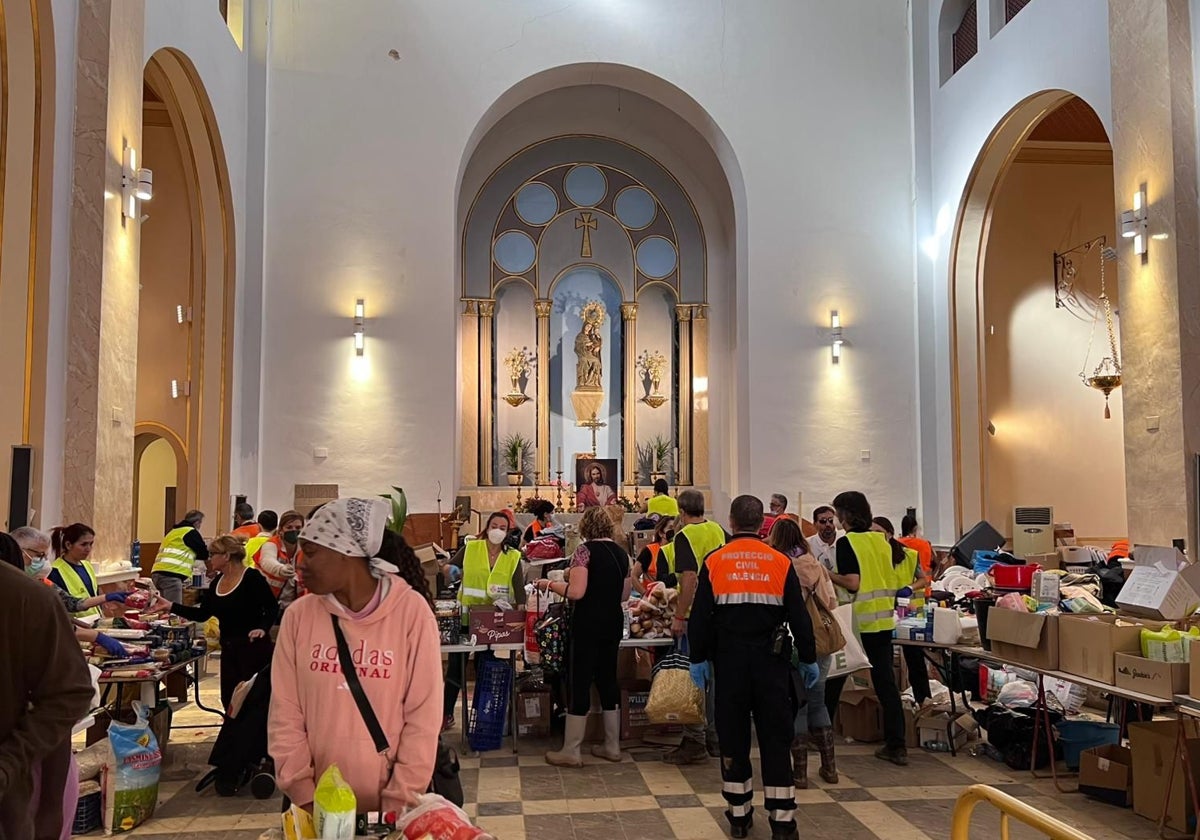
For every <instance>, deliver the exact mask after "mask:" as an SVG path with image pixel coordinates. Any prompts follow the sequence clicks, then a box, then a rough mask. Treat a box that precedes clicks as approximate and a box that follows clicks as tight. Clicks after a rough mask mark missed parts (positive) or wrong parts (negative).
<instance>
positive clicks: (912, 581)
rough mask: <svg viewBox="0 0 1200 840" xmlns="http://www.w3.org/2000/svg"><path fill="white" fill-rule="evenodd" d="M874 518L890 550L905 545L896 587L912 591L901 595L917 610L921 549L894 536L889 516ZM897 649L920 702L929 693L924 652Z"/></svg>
mask: <svg viewBox="0 0 1200 840" xmlns="http://www.w3.org/2000/svg"><path fill="white" fill-rule="evenodd" d="M874 521H875V528H876V530H879V531H882V532H883V534H884V535H885V536H886V537H887V538H888V543H889V544H891V546H892V551H893V553H894V552H895V550H896V546H897V545H899V546H900V547H901V548H903V549H904V561H903V562H902V563H900V564H899V565H898V566H896V587H897V589H898V591H899V593H900V594H901V595H903V594H904V592H905V591H908V592H909V593H911V594H908V595H905V596H904V597H907V598H908V609H909V611H910V612H918V611H920V610H923V609H925V590H926V588H927V585H928V579H927V577H926V575H925V571H924V570H923V569H922V568H921V554H920V552H919V551H917V550H916V549H913V548H909V547H908V546H906V545H904V543H902V542H900V540H898V539H896V528H895V526H894V525H892V520H890V519H888V518H887V517H886V516H876V517H875V520H874ZM900 652H901V654H902V655H903V656H904V662H905V664H906V665H907V666H908V682H909V684H910V685H911V686H912V690H913V699H914V700H916V701H917V705H920V704H922V703H924V702H925V701H926V700H928V699H929V698H930V697H931V696H932V694H931V693H930V691H929V664H928V663H927V662H926V661H925V654H924V652H923V651H922V650H921V649H920V648H915V647H912V646H911V645H901V646H900Z"/></svg>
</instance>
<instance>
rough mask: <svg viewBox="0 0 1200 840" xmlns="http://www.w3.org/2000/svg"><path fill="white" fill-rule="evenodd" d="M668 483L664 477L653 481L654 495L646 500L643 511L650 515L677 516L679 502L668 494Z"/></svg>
mask: <svg viewBox="0 0 1200 840" xmlns="http://www.w3.org/2000/svg"><path fill="white" fill-rule="evenodd" d="M670 491H671V487H670V485H668V484H667V480H666V479H665V478H660V479H658V480H657V481H655V482H654V495H653V496H651V497H650V498H649V499H647V500H646V506H645V510H644V512H645V513H648V514H650V515H651V516H678V515H679V502H677V501H675V500H674V499H672V498H671V496H670V495H669V493H670Z"/></svg>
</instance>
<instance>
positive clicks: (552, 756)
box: [546, 715, 587, 767]
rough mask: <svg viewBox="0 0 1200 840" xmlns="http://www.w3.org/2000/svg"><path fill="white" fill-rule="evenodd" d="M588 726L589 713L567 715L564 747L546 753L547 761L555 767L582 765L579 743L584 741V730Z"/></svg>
mask: <svg viewBox="0 0 1200 840" xmlns="http://www.w3.org/2000/svg"><path fill="white" fill-rule="evenodd" d="M586 728H587V715H567V728H566V734H565V735H564V736H563V746H562V749H561V750H558V751H552V752H548V753H546V763H547V764H553V765H554V766H555V767H582V766H583V759H582V758H581V757H580V755H579V745H580V744H582V743H583V730H584V729H586Z"/></svg>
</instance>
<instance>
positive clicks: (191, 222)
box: [134, 49, 236, 537]
mask: <svg viewBox="0 0 1200 840" xmlns="http://www.w3.org/2000/svg"><path fill="white" fill-rule="evenodd" d="M142 106H143V107H142V115H143V128H142V144H143V150H142V159H143V160H144V161H145V165H146V166H147V167H149V168H150V169H152V170H154V198H153V200H152V201H151V202H149V203H148V204H146V205H145V207H144V212H145V213H146V214H147V216H148V218H146V219H145V220H144V221H143V222H142V228H141V293H140V299H139V308H138V319H139V321H138V375H137V426H136V427H137V429H138V431H139V433H141V432H142V431H143V430H156V431H157V433H159V434H160V435H161V436H162V437H164V438H167V439H169V440H171V441H173V446H174V448H176V450H177V452H176V454H177V471H176V474H175V476H174V478H175V487H176V491H175V493H176V499H175V506H176V509H177V511H183V510H185V509H187V508H199V509H202V510H204V511H205V512H206V513H207V514H208V515H209V517H210V518H212V519H213V521H215V522H223V521H225V520H226V519H227V518H228V506H229V501H228V500H229V463H230V441H229V435H230V425H231V420H230V416H231V406H230V395H231V393H232V381H233V380H232V377H233V370H232V369H233V365H232V344H233V302H234V284H235V279H236V274H235V272H236V268H235V266H236V263H235V259H234V256H235V255H234V227H233V207H232V204H231V198H230V195H231V193H230V188H229V176H228V170H227V166H226V162H225V156H224V152H223V149H222V146H221V139H220V135H219V133H218V131H217V126H216V120H215V117H214V115H213V113H212V108H211V106H210V104H209V102H208V98H207V96H206V95H205V93H204V88H203V85H202V83H201V82H200V80H199V77H198V76H197V74H196V71H195V68H194V67H193V66H192V64H191V62H190V61H189V60H188V59H187V57H186V56H184V55H183V54H182V53H180V52H178V51H177V50H173V49H162V50H159V51H158V52H156V53H155V54H154V55H153V56H151V58H150V61H149V62H148V63H147V64H146V70H145V85H144V93H143V103H142ZM139 439H140V438H139ZM143 446H144V444H143ZM153 451H154V450H152V452H153ZM135 454H137V455H139V456H141V455H142V454H143V452H142V449H140V448H137V446H135ZM140 473H141V467H140V466H139V468H138V474H139V475H140ZM140 495H141V494H135V497H136V498H135V500H134V508H135V522H137V521H139V520H140V519H141V516H140V512H141V510H142V508H143V499H142V498H140ZM147 504H149V503H147ZM135 530H136V531H137V532H138V535H140V534H141V533H142V531H143V530H144V529H143V527H142V526H141V525H137V526H135ZM158 536H160V537H161V536H162V535H161V534H159V535H158Z"/></svg>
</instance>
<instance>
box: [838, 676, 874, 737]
mask: <svg viewBox="0 0 1200 840" xmlns="http://www.w3.org/2000/svg"><path fill="white" fill-rule="evenodd" d="M837 716H838V732H840V733H841V734H842V735H843V736H844V737H846V738H853V739H854V740H855V741H862V742H864V743H870V742H872V741H882V740H883V707H882V706H881V705H879V698H878V697H876V696H875V692H874V691H869V690H865V689H860V688H855V689H851V688H847V689H845V690H844V691H842V699H841V702H839V703H838V715H837Z"/></svg>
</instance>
